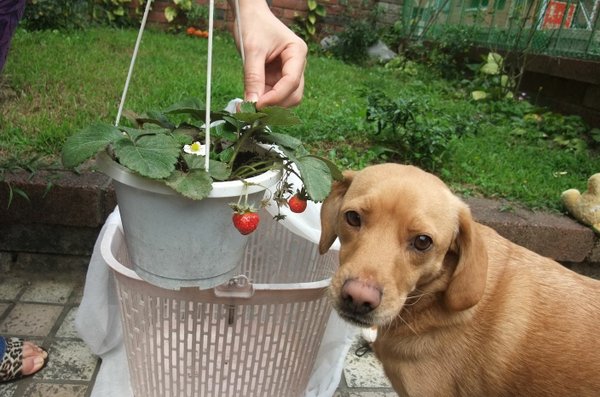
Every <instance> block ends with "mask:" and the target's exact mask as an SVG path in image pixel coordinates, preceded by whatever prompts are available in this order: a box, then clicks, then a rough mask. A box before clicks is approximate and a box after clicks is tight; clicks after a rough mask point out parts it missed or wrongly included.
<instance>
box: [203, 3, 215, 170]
mask: <svg viewBox="0 0 600 397" xmlns="http://www.w3.org/2000/svg"><path fill="white" fill-rule="evenodd" d="M214 12H215V2H214V0H210V2H209V8H208V55H207V58H206V116H205V119H204V126H205V127H204V128H205V138H204V145H205V146H204V149H205V151H204V153H206V155H205V156H204V169H205V170H206V172H209V163H210V155H209V154H210V93H211V82H212V52H213V51H212V48H213V46H212V44H213V24H214Z"/></svg>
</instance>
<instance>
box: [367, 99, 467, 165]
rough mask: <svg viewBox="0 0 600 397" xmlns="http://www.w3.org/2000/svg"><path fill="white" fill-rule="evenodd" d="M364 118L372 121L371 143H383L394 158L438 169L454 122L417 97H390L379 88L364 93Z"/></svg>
mask: <svg viewBox="0 0 600 397" xmlns="http://www.w3.org/2000/svg"><path fill="white" fill-rule="evenodd" d="M367 103H368V106H367V121H368V122H370V123H373V124H374V125H375V129H374V133H373V135H372V136H371V140H372V142H373V143H375V144H378V145H383V147H385V148H387V149H388V151H390V152H393V153H394V154H395V156H394V157H396V158H397V159H398V160H400V161H402V162H407V163H411V164H415V165H418V166H421V167H423V168H425V169H427V170H430V171H435V170H439V169H440V167H441V165H442V161H443V157H444V154H445V153H446V151H447V149H448V146H449V143H450V141H451V140H452V139H454V138H456V137H457V135H458V133H457V122H456V120H453V119H452V117H451V116H449V115H445V114H441V113H439V112H437V111H436V110H434V109H431V108H430V107H429V105H428V104H427V102H426V101H423V100H419V99H403V98H397V99H392V98H389V97H388V96H386V95H385V94H384V93H382V92H380V91H374V92H371V93H370V94H369V95H368V96H367Z"/></svg>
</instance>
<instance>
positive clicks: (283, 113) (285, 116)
mask: <svg viewBox="0 0 600 397" xmlns="http://www.w3.org/2000/svg"><path fill="white" fill-rule="evenodd" d="M261 112H263V113H265V114H266V115H267V118H266V119H265V120H264V122H265V123H266V124H268V125H270V126H272V127H289V126H292V125H297V124H300V123H301V121H300V119H299V118H298V116H296V115H295V114H294V113H293V112H292V111H291V110H290V109H286V108H283V107H280V106H269V107H266V108H263V109H262V110H261Z"/></svg>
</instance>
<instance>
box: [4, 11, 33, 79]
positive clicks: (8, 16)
mask: <svg viewBox="0 0 600 397" xmlns="http://www.w3.org/2000/svg"><path fill="white" fill-rule="evenodd" d="M26 1H27V0H0V72H2V69H3V68H4V63H5V62H6V57H7V56H8V49H9V47H10V41H11V39H12V37H13V34H14V33H15V29H16V28H17V25H18V24H19V21H20V20H21V18H22V17H23V12H25V2H26Z"/></svg>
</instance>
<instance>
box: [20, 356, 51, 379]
mask: <svg viewBox="0 0 600 397" xmlns="http://www.w3.org/2000/svg"><path fill="white" fill-rule="evenodd" d="M45 361H46V360H44V357H42V356H41V355H40V356H34V357H29V358H24V359H23V367H22V369H21V373H22V374H23V376H27V375H32V374H34V373H36V372H37V371H39V370H40V369H42V367H43V366H44V362H45Z"/></svg>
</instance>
